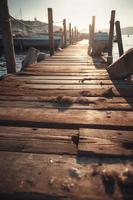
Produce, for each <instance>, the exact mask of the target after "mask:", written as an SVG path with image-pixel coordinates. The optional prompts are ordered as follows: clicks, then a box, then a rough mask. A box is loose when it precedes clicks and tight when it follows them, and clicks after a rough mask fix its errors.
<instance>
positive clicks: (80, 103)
mask: <svg viewBox="0 0 133 200" xmlns="http://www.w3.org/2000/svg"><path fill="white" fill-rule="evenodd" d="M0 107H4V108H6V107H15V108H16V107H19V108H50V109H51V108H56V109H59V110H64V109H79V110H125V111H128V110H129V111H133V102H132V103H130V104H129V103H118V102H116V103H114V102H108V101H107V102H106V101H105V100H103V101H102V100H99V101H98V100H97V101H94V102H91V100H89V99H88V98H86V97H80V98H72V97H69V96H68V97H67V96H64V97H58V96H57V97H47V98H41V97H40V99H39V98H38V100H37V99H36V101H34V98H33V99H32V101H31V99H28V98H27V100H26V98H25V100H24V98H23V100H17V98H16V97H15V98H14V100H13V98H12V99H10V97H9V99H8V100H7V99H5V100H4V101H3V100H0Z"/></svg>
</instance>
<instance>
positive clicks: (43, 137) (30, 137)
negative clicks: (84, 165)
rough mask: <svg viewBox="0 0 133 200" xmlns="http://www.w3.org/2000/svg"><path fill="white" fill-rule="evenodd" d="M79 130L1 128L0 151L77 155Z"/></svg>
mask: <svg viewBox="0 0 133 200" xmlns="http://www.w3.org/2000/svg"><path fill="white" fill-rule="evenodd" d="M77 142H78V130H72V129H48V128H44V129H39V128H25V127H21V128H20V127H10V126H8V127H5V126H0V151H11V152H25V153H27V152H29V153H41V154H44V153H46V154H51V153H53V154H77Z"/></svg>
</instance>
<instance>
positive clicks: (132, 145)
mask: <svg viewBox="0 0 133 200" xmlns="http://www.w3.org/2000/svg"><path fill="white" fill-rule="evenodd" d="M78 153H79V154H80V155H102V156H119V157H121V156H127V157H132V158H133V131H122V130H105V129H82V128H81V129H80V130H79V144H78Z"/></svg>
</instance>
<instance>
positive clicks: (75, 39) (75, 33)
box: [74, 26, 77, 43]
mask: <svg viewBox="0 0 133 200" xmlns="http://www.w3.org/2000/svg"><path fill="white" fill-rule="evenodd" d="M74 41H75V43H76V41H77V31H76V26H75V27H74Z"/></svg>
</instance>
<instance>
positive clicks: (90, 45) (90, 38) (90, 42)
mask: <svg viewBox="0 0 133 200" xmlns="http://www.w3.org/2000/svg"><path fill="white" fill-rule="evenodd" d="M91 40H92V36H91V24H90V25H89V47H90V48H91V47H92V41H91Z"/></svg>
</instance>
